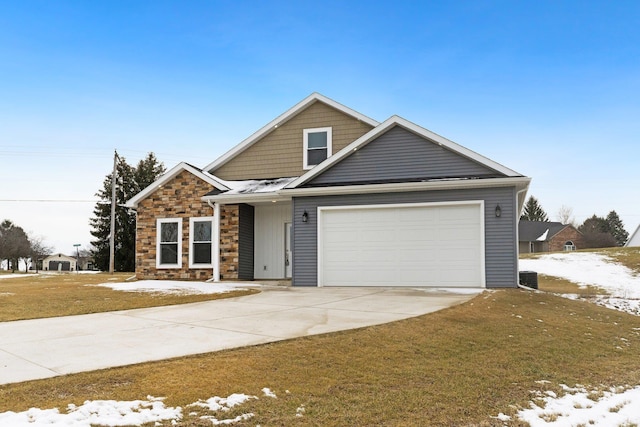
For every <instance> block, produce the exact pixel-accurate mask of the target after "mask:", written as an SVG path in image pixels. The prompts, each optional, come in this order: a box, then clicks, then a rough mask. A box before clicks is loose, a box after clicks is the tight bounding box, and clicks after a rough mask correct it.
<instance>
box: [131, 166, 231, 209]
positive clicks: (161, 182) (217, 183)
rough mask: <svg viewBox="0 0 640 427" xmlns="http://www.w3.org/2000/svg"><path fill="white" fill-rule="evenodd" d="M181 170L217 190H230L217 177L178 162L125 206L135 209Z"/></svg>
mask: <svg viewBox="0 0 640 427" xmlns="http://www.w3.org/2000/svg"><path fill="white" fill-rule="evenodd" d="M183 170H186V171H188V172H189V173H191V174H193V175H195V176H197V177H198V178H200V179H201V180H203V181H204V182H207V183H209V184H211V185H213V186H214V187H216V188H217V189H218V190H223V191H227V190H230V188H229V187H227V186H226V185H225V184H224V183H223V182H222V181H221V180H220V179H218V178H217V177H215V176H213V175H211V174H210V173H208V172H205V171H201V170H199V169H196V168H194V167H193V166H191V165H190V164H188V163H185V162H180V163H178V164H177V165H176V166H174V167H173V168H171V169H170V170H169V171H167V172H165V173H164V175H162V176H161V177H160V178H158V179H157V180H155V181H154V182H153V183H151V184H150V185H149V186H147V188H145V189H144V190H142V191H140V192H139V193H138V194H136V195H135V196H133V197H132V198H131V199H129V200H128V201H127V203H125V206H126V207H128V208H131V209H136V208H137V207H138V203H140V201H142V200H144V199H145V198H147V196H149V195H150V194H151V193H153V192H154V191H156V190H157V189H158V188H160V187H161V186H162V185H164V184H165V183H167V182H169V181H171V180H172V179H173V178H175V177H176V176H177V175H178V174H179V173H180V172H182V171H183Z"/></svg>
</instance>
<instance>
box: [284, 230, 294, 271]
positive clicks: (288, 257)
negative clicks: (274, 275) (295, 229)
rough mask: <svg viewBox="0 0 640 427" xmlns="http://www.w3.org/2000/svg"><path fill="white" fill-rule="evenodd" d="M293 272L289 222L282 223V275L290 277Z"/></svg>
mask: <svg viewBox="0 0 640 427" xmlns="http://www.w3.org/2000/svg"><path fill="white" fill-rule="evenodd" d="M292 272H293V253H292V252H291V223H290V222H287V223H285V224H284V275H285V278H287V279H291V275H292Z"/></svg>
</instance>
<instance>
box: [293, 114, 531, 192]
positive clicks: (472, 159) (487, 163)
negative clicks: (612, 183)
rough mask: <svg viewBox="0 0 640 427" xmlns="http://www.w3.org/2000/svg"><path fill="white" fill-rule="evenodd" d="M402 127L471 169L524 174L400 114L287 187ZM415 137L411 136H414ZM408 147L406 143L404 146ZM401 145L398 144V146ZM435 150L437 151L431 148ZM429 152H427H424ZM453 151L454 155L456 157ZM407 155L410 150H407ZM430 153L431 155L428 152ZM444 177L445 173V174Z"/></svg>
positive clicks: (332, 165) (311, 177) (309, 180)
mask: <svg viewBox="0 0 640 427" xmlns="http://www.w3.org/2000/svg"><path fill="white" fill-rule="evenodd" d="M396 127H398V128H401V129H404V130H405V131H407V132H409V133H412V134H414V135H415V136H417V137H419V138H420V139H421V140H422V142H423V143H425V145H427V144H430V145H432V148H434V149H436V150H437V149H439V148H441V149H442V151H441V153H442V154H443V155H444V156H445V157H448V159H449V160H451V159H453V158H457V159H458V160H460V159H463V160H460V161H463V162H466V163H465V164H466V165H467V167H469V171H470V172H472V173H473V172H476V173H478V172H480V173H482V174H493V175H494V176H496V175H498V176H503V177H522V176H523V175H521V174H519V173H518V172H516V171H514V170H512V169H509V168H507V167H505V166H502V165H501V164H499V163H497V162H494V161H493V160H491V159H489V158H487V157H484V156H482V155H480V154H478V153H476V152H474V151H472V150H469V149H468V148H465V147H463V146H461V145H459V144H456V143H455V142H453V141H450V140H448V139H446V138H444V137H442V136H440V135H438V134H435V133H433V132H431V131H429V130H427V129H425V128H422V127H420V126H418V125H416V124H414V123H411V122H409V121H408V120H406V119H403V118H402V117H399V116H392V117H390V118H389V119H387V120H385V121H384V122H383V123H381V124H380V125H378V126H377V127H375V128H374V129H372V130H371V131H370V132H368V133H366V134H365V135H363V136H362V137H360V138H358V139H357V140H355V141H354V142H353V143H351V144H349V145H348V146H346V147H345V148H343V149H342V150H340V152H338V153H336V154H335V155H333V156H332V157H329V158H328V159H327V160H325V161H324V162H322V163H321V164H319V165H318V166H316V167H315V168H313V169H311V170H310V171H309V172H307V173H306V174H304V175H302V176H301V177H300V178H298V179H297V180H295V181H294V182H292V183H291V184H290V185H289V186H287V188H297V187H300V186H302V185H304V184H307V183H309V182H311V181H312V180H316V179H317V178H318V177H319V176H320V175H322V174H324V173H326V172H327V171H328V170H329V169H331V168H333V167H335V166H336V165H337V164H338V163H340V162H343V161H345V160H346V159H347V158H349V157H350V156H354V155H356V154H357V153H358V152H359V151H361V150H362V151H364V148H365V147H366V146H367V145H368V144H370V143H372V142H374V141H376V140H378V138H381V137H382V136H383V135H384V134H385V133H387V132H389V131H390V130H392V129H394V128H396ZM410 139H411V138H410ZM410 142H411V143H412V144H415V142H416V140H415V138H413V139H412V140H411V141H410ZM403 148H404V147H403ZM398 149H399V148H398V147H396V150H398ZM431 152H432V154H433V153H435V151H433V150H431ZM423 154H425V155H426V152H425V153H423ZM452 155H453V157H452ZM404 157H405V158H406V157H407V156H406V153H405V154H404ZM426 157H429V156H428V155H426ZM368 167H370V168H376V166H375V165H369V166H368ZM382 167H383V166H380V165H378V167H377V168H376V169H378V170H380V169H382ZM438 173H440V174H444V169H441V170H440V171H438ZM443 178H444V177H443ZM320 181H321V180H320V179H317V180H316V181H315V182H316V183H318V182H320Z"/></svg>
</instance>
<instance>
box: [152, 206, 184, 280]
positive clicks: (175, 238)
mask: <svg viewBox="0 0 640 427" xmlns="http://www.w3.org/2000/svg"><path fill="white" fill-rule="evenodd" d="M156 230H157V233H158V235H157V243H156V268H180V267H182V218H163V219H158V220H157V223H156Z"/></svg>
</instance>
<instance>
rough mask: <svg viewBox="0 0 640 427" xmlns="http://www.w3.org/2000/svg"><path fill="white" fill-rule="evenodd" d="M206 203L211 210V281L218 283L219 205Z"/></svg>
mask: <svg viewBox="0 0 640 427" xmlns="http://www.w3.org/2000/svg"><path fill="white" fill-rule="evenodd" d="M207 203H208V204H209V206H211V208H213V234H214V241H213V253H214V257H213V278H212V279H213V281H214V282H219V281H220V203H218V202H215V203H211V200H207Z"/></svg>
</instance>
